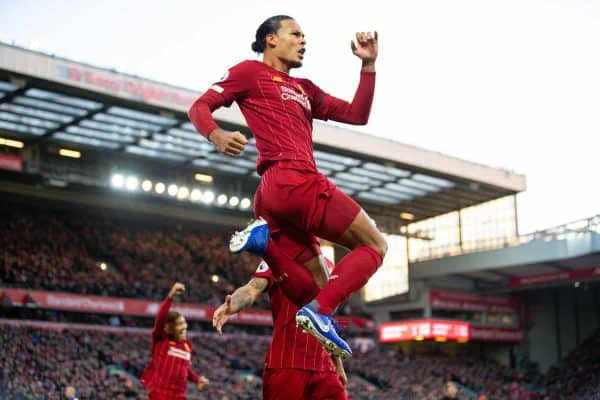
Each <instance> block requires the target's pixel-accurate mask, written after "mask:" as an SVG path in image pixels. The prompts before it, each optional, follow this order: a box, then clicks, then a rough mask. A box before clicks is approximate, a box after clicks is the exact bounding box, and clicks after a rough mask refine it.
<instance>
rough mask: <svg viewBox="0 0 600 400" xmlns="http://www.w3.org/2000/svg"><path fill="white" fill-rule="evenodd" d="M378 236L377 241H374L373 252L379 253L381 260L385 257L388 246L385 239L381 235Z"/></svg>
mask: <svg viewBox="0 0 600 400" xmlns="http://www.w3.org/2000/svg"><path fill="white" fill-rule="evenodd" d="M378 236H379V237H378V238H377V241H376V245H375V250H376V251H377V252H378V253H379V255H380V256H381V258H382V259H383V258H384V257H385V255H386V254H387V251H388V244H387V240H385V237H383V235H382V234H379V235H378Z"/></svg>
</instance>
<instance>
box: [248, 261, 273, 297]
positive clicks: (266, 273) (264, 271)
mask: <svg viewBox="0 0 600 400" xmlns="http://www.w3.org/2000/svg"><path fill="white" fill-rule="evenodd" d="M252 278H264V279H267V280H268V281H269V284H268V285H267V289H266V290H269V289H271V288H272V287H273V285H275V276H274V275H273V271H272V270H271V268H269V266H268V265H267V263H266V262H265V261H261V262H260V264H258V268H256V271H254V273H253V274H252Z"/></svg>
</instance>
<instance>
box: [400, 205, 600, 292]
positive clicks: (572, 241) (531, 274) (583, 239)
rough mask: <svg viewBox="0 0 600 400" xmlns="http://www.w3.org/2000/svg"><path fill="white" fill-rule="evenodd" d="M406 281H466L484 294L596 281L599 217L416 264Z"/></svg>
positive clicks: (598, 272) (445, 283)
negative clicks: (504, 243) (590, 280)
mask: <svg viewBox="0 0 600 400" xmlns="http://www.w3.org/2000/svg"><path fill="white" fill-rule="evenodd" d="M411 277H412V278H413V279H427V280H428V281H429V282H430V284H431V285H432V286H435V287H451V286H452V283H451V282H452V281H454V282H456V281H463V282H462V283H464V282H465V281H468V282H472V283H473V288H475V289H480V290H486V291H488V292H489V291H512V290H522V289H528V288H531V287H533V288H536V287H539V286H558V285H564V284H565V283H569V282H571V281H577V280H587V279H594V280H598V279H600V215H596V216H594V217H590V218H585V219H582V220H577V221H573V222H570V223H567V224H564V225H560V226H557V227H552V228H548V229H546V230H543V231H539V232H534V233H530V234H527V235H523V236H520V237H519V238H518V240H517V241H516V242H515V243H513V244H512V245H508V244H507V246H506V247H502V248H496V249H491V250H487V251H478V252H473V253H466V254H462V255H457V256H452V257H444V258H440V259H435V260H428V261H422V262H417V263H414V264H412V265H411Z"/></svg>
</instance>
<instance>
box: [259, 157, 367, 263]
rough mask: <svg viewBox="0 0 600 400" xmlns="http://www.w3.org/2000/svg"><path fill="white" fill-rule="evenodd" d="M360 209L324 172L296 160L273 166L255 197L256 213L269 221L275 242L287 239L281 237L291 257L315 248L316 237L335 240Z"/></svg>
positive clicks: (267, 171)
mask: <svg viewBox="0 0 600 400" xmlns="http://www.w3.org/2000/svg"><path fill="white" fill-rule="evenodd" d="M360 210H361V207H360V206H359V205H358V203H356V201H354V200H353V199H352V198H351V197H350V196H348V195H347V194H345V193H344V192H342V191H341V190H339V189H338V188H337V187H336V186H335V184H334V183H333V182H331V181H330V180H329V179H327V177H326V176H325V175H323V174H321V173H319V172H317V171H314V170H311V169H309V168H303V163H299V162H295V161H279V162H276V163H274V164H273V165H271V166H270V167H269V168H268V169H267V170H266V171H265V173H264V174H263V176H262V179H261V182H260V185H259V186H258V189H257V190H256V194H255V196H254V214H255V216H256V217H263V218H264V219H265V220H267V222H269V229H270V231H271V234H272V235H273V238H274V239H275V240H276V241H279V239H278V235H283V236H286V237H287V238H288V239H285V238H281V243H279V244H280V246H282V249H283V250H284V251H286V253H288V255H289V256H290V257H292V258H296V256H298V255H299V254H300V253H301V252H303V251H305V250H306V248H314V246H315V243H317V244H318V239H317V237H320V238H323V239H327V240H330V241H332V242H335V241H336V240H337V239H339V238H340V237H341V236H342V234H343V233H344V232H345V231H346V230H347V229H348V228H349V227H350V225H351V224H352V222H353V221H354V219H355V218H356V216H357V215H358V213H359V212H360ZM284 243H285V244H284ZM286 244H287V245H288V246H289V247H286ZM318 254H319V253H318V252H317V253H315V254H314V256H316V255H318Z"/></svg>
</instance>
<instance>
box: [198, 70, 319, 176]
mask: <svg viewBox="0 0 600 400" xmlns="http://www.w3.org/2000/svg"><path fill="white" fill-rule="evenodd" d="M209 90H214V91H215V92H217V93H219V94H220V95H221V96H223V98H224V101H225V105H226V106H230V105H231V103H233V102H234V101H236V102H237V103H238V104H239V106H240V109H241V111H242V114H244V117H245V118H246V122H247V123H248V127H249V128H250V130H251V131H252V134H253V135H254V137H255V138H256V147H257V149H258V152H259V159H258V170H259V173H261V171H262V169H263V168H261V166H263V165H264V162H266V161H271V160H298V161H307V162H309V164H310V165H312V166H313V167H314V158H313V155H312V152H313V143H312V121H313V118H317V119H324V120H325V119H327V107H328V105H329V100H330V99H331V96H328V95H327V94H326V93H325V92H324V91H323V90H321V89H320V88H319V87H318V86H317V85H315V84H314V83H312V82H311V81H309V80H308V79H301V78H294V77H292V76H289V75H288V74H286V73H284V72H280V71H278V70H276V69H275V68H272V67H270V66H268V65H267V64H265V63H263V62H260V61H251V60H248V61H243V62H241V63H239V64H237V65H236V66H234V67H232V68H231V69H229V71H228V73H227V74H226V75H225V77H224V79H223V80H222V81H221V82H218V83H215V84H214V85H213V86H211V87H210V89H209Z"/></svg>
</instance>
